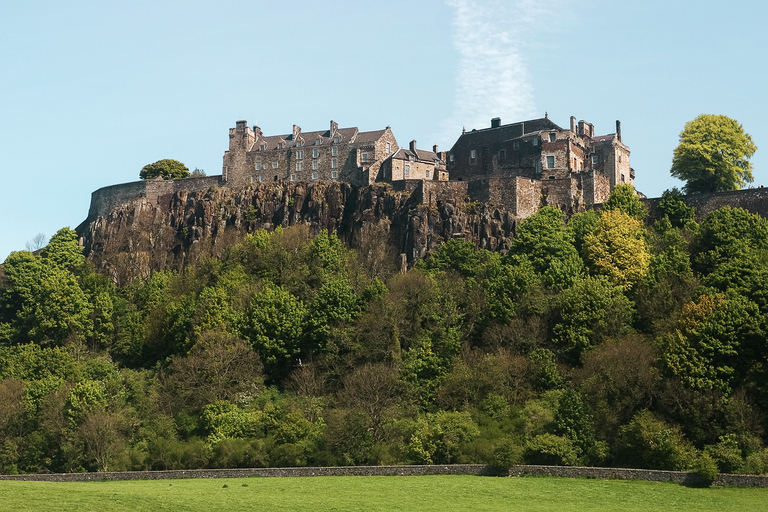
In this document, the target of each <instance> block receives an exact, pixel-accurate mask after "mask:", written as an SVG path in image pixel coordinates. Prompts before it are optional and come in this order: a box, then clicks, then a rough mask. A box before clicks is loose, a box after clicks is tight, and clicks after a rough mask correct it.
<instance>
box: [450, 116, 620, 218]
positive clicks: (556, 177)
mask: <svg viewBox="0 0 768 512" xmlns="http://www.w3.org/2000/svg"><path fill="white" fill-rule="evenodd" d="M447 170H448V172H449V174H450V176H451V179H456V180H466V181H472V180H489V179H493V178H523V179H525V180H528V181H517V180H509V181H507V182H506V183H508V184H509V186H512V187H517V186H522V187H523V189H521V190H519V191H517V190H515V191H510V192H509V193H508V194H506V195H507V196H508V197H510V198H512V197H514V198H515V200H516V201H517V200H518V199H519V198H522V199H523V201H522V203H521V204H519V205H518V207H517V208H516V209H517V210H518V211H520V212H521V213H522V212H530V213H533V212H535V211H536V209H538V207H539V206H540V205H545V204H549V205H557V206H560V207H561V208H563V209H564V210H567V211H569V210H570V211H578V210H579V209H580V208H581V207H583V206H584V205H591V204H596V203H602V202H603V201H605V200H606V199H607V198H608V196H609V195H610V193H611V190H613V188H614V187H615V186H616V185H618V184H622V183H629V184H634V178H635V175H634V170H632V169H631V168H630V166H629V148H628V147H627V146H626V145H625V144H624V143H623V142H622V140H621V124H620V123H619V121H616V133H612V134H609V135H601V136H595V135H594V127H593V125H592V124H590V123H587V122H585V121H579V122H578V123H577V122H576V118H575V117H571V122H570V127H569V128H568V129H563V128H561V127H560V126H558V125H556V124H555V123H553V122H552V121H551V120H550V119H549V118H548V117H544V118H543V119H533V120H530V121H523V122H518V123H513V124H508V125H502V124H501V120H500V119H499V118H494V119H492V120H491V127H490V128H485V129H480V130H472V131H470V132H467V131H464V132H463V133H462V135H461V136H460V137H459V139H458V140H457V141H456V143H455V144H454V145H453V147H452V148H451V150H450V151H449V152H448V154H447ZM536 182H538V183H536ZM537 192H538V193H539V197H538V198H535V197H531V194H534V195H535V194H536V193H537ZM537 199H538V200H537ZM530 213H528V214H530Z"/></svg>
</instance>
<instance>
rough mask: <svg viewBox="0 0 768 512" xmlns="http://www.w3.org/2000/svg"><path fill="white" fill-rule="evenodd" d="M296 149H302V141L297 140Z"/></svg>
mask: <svg viewBox="0 0 768 512" xmlns="http://www.w3.org/2000/svg"><path fill="white" fill-rule="evenodd" d="M296 147H297V148H300V147H301V141H300V140H297V141H296Z"/></svg>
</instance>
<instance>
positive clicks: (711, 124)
mask: <svg viewBox="0 0 768 512" xmlns="http://www.w3.org/2000/svg"><path fill="white" fill-rule="evenodd" d="M755 151H757V146H755V144H754V143H753V142H752V137H750V136H749V134H748V133H746V132H744V128H742V126H741V125H740V124H739V123H738V122H736V121H735V120H733V119H731V118H730V117H727V116H722V115H707V114H702V115H700V116H699V117H697V118H696V119H694V120H693V121H689V122H687V123H686V124H685V128H684V129H683V131H682V132H680V144H679V145H678V146H677V148H675V152H674V155H673V157H672V169H671V170H670V172H671V173H672V176H674V177H675V178H679V179H681V180H683V181H685V182H686V184H685V186H684V187H683V190H684V191H685V192H686V193H687V194H690V193H691V192H721V191H726V190H738V189H740V188H741V187H743V186H744V185H745V184H746V183H751V182H752V181H753V179H754V178H753V177H752V164H751V163H750V162H749V158H750V157H751V156H752V155H753V154H754V153H755Z"/></svg>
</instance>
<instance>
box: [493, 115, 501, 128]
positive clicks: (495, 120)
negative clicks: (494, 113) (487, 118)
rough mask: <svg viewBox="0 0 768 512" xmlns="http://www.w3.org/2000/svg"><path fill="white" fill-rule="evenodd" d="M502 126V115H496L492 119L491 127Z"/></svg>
mask: <svg viewBox="0 0 768 512" xmlns="http://www.w3.org/2000/svg"><path fill="white" fill-rule="evenodd" d="M499 126H501V118H500V117H494V118H493V119H491V128H498V127H499Z"/></svg>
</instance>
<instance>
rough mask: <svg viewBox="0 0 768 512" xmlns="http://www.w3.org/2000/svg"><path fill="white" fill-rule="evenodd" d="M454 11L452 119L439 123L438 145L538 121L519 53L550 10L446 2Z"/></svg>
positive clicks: (506, 0)
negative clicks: (463, 133) (500, 125)
mask: <svg viewBox="0 0 768 512" xmlns="http://www.w3.org/2000/svg"><path fill="white" fill-rule="evenodd" d="M447 4H448V5H449V6H451V7H452V8H453V9H454V17H453V30H454V35H453V44H454V46H455V48H456V50H457V52H458V54H459V64H458V69H457V71H456V74H455V76H456V97H455V106H454V109H453V114H452V115H451V116H450V118H449V119H446V120H445V121H444V122H443V123H442V129H441V135H442V136H441V137H440V139H442V140H455V138H456V136H457V135H458V133H459V130H460V129H461V127H462V126H464V127H466V128H467V129H468V130H469V129H472V128H485V127H487V126H490V124H489V123H490V119H491V118H492V117H501V118H502V121H503V122H513V121H520V120H524V119H529V118H531V117H538V116H541V115H542V114H543V113H537V112H536V106H535V101H534V91H533V86H532V85H531V78H530V75H529V73H528V69H527V67H526V62H525V57H524V55H523V51H524V49H525V41H526V40H527V39H529V38H530V37H531V36H533V35H534V34H535V33H536V29H537V27H541V24H546V17H547V15H549V14H551V9H552V7H551V5H550V6H549V7H546V6H542V5H541V2H535V1H533V0H516V1H510V0H448V2H447Z"/></svg>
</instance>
